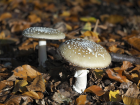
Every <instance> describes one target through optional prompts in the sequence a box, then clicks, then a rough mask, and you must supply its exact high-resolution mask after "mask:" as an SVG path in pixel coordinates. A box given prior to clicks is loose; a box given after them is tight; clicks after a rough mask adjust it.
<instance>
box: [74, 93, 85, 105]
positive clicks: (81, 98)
mask: <svg viewBox="0 0 140 105" xmlns="http://www.w3.org/2000/svg"><path fill="white" fill-rule="evenodd" d="M86 97H87V95H80V96H79V97H78V98H77V99H76V105H85V104H86V102H87V99H86Z"/></svg>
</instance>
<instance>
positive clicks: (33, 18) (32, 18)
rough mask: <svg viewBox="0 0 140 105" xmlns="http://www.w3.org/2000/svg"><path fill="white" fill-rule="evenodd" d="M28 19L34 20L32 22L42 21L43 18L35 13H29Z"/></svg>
mask: <svg viewBox="0 0 140 105" xmlns="http://www.w3.org/2000/svg"><path fill="white" fill-rule="evenodd" d="M28 19H29V21H30V22H32V23H37V22H41V18H40V17H38V16H37V15H35V14H31V15H29V16H28Z"/></svg>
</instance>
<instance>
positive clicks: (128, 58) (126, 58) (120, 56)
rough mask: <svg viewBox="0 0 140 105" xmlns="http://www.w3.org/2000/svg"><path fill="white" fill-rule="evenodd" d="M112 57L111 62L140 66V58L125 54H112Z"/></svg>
mask: <svg viewBox="0 0 140 105" xmlns="http://www.w3.org/2000/svg"><path fill="white" fill-rule="evenodd" d="M110 55H111V61H114V62H123V61H129V62H131V63H134V64H140V58H138V57H135V56H130V55H125V54H118V53H110Z"/></svg>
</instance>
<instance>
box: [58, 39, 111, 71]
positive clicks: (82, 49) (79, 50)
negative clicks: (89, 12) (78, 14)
mask: <svg viewBox="0 0 140 105" xmlns="http://www.w3.org/2000/svg"><path fill="white" fill-rule="evenodd" d="M58 51H59V53H60V54H61V55H62V57H63V58H64V59H65V60H67V61H68V62H70V63H72V64H74V65H77V66H79V67H82V68H91V69H94V68H105V67H107V66H109V64H110V63H111V56H110V54H109V53H108V52H107V51H106V49H105V48H103V47H102V46H101V45H99V44H96V43H95V42H92V41H89V40H85V39H79V38H78V39H72V40H67V41H65V42H64V43H62V44H61V45H60V46H59V49H58Z"/></svg>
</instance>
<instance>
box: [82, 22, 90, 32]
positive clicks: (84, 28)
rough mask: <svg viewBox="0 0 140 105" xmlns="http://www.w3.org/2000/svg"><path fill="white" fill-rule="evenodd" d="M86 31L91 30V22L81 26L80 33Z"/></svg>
mask: <svg viewBox="0 0 140 105" xmlns="http://www.w3.org/2000/svg"><path fill="white" fill-rule="evenodd" d="M86 31H91V23H90V22H87V23H86V24H85V26H84V27H83V28H82V30H81V33H82V34H83V33H85V32H86Z"/></svg>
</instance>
